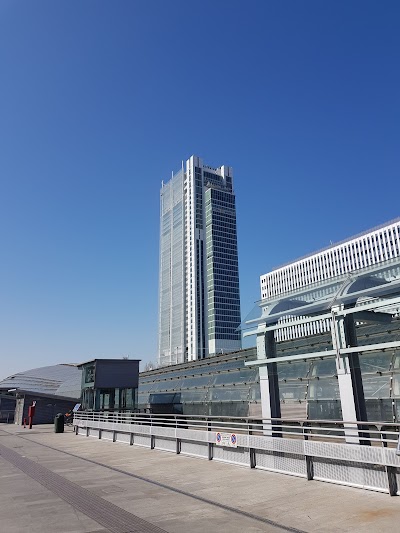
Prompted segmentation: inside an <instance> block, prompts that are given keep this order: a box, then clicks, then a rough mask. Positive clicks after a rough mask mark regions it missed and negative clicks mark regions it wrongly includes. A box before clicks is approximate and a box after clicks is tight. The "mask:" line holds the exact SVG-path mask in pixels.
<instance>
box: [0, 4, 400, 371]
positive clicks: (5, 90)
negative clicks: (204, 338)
mask: <svg viewBox="0 0 400 533" xmlns="http://www.w3.org/2000/svg"><path fill="white" fill-rule="evenodd" d="M399 24H400V3H399V2H398V1H390V0H386V1H385V2H378V1H374V2H370V1H368V0H362V1H361V0H360V1H351V0H350V1H349V0H347V1H334V2H333V1H325V2H321V1H319V0H318V1H313V0H309V1H303V2H300V1H297V0H296V1H280V0H279V1H278V0H276V1H273V2H272V1H268V0H260V1H255V0H252V1H248V2H245V1H244V0H243V1H233V0H229V1H228V0H219V1H215V0H214V1H208V0H202V1H201V2H194V1H187V0H169V1H155V0H146V1H122V0H119V1H94V0H92V1H91V0H86V1H85V2H79V1H71V2H69V1H68V2H67V1H64V2H54V1H53V0H51V1H50V0H49V1H47V0H46V1H45V0H38V1H36V2H30V1H27V0H26V1H14V0H2V1H1V3H0V246H1V248H0V254H1V255H0V258H1V260H0V362H1V365H0V378H1V377H5V376H6V375H9V374H11V373H13V372H16V371H21V370H24V369H27V368H32V367H36V366H42V365H46V364H54V363H59V362H80V361H83V360H86V359H89V358H91V357H94V356H96V357H121V356H123V355H129V356H130V357H131V358H140V359H142V360H144V361H147V360H150V359H152V360H154V359H155V358H156V350H157V297H158V296H157V292H158V238H159V235H158V233H159V188H160V184H161V180H162V179H164V180H167V179H169V177H170V175H171V171H172V170H174V171H175V170H177V169H178V168H179V167H180V163H181V160H182V159H187V158H188V157H189V156H190V155H192V154H196V155H199V156H201V157H202V158H203V160H204V161H205V163H206V164H209V165H211V166H220V165H221V164H228V165H231V166H233V168H234V173H235V174H234V175H235V189H236V195H237V217H238V239H239V268H240V281H241V296H242V315H243V316H245V315H246V314H247V313H248V312H249V311H250V310H251V308H252V307H253V302H254V301H255V300H257V299H258V298H259V276H260V275H261V274H263V273H265V272H267V271H268V270H270V269H271V268H272V267H274V266H277V265H279V264H281V263H283V262H286V261H288V260H291V259H295V258H297V257H299V256H301V255H304V254H305V253H308V252H311V251H314V250H316V249H319V248H321V247H323V246H326V245H328V244H329V243H330V241H332V242H335V241H339V240H341V239H343V238H346V237H348V236H351V235H353V234H355V233H358V232H360V231H363V230H365V229H368V228H371V227H373V226H375V225H377V224H380V223H382V222H385V221H387V220H390V219H393V218H395V217H397V216H399V215H400V208H399V198H400V179H399V169H400V151H399V141H400V69H399V64H400V33H399V31H398V28H399Z"/></svg>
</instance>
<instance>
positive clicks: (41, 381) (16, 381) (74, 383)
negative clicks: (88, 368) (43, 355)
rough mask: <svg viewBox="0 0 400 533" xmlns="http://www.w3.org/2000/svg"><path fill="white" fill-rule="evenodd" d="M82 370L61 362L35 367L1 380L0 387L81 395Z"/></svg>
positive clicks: (73, 396)
mask: <svg viewBox="0 0 400 533" xmlns="http://www.w3.org/2000/svg"><path fill="white" fill-rule="evenodd" d="M81 372H82V371H81V370H80V369H79V368H77V367H76V366H74V365H68V364H60V365H52V366H43V367H40V368H33V369H31V370H26V371H24V372H19V373H18V374H14V375H11V376H9V377H7V378H5V379H3V380H2V381H0V389H3V390H4V389H7V390H9V389H21V390H23V391H29V392H35V393H38V394H40V393H43V394H54V395H56V396H66V397H68V398H79V397H80V395H81V375H82V374H81Z"/></svg>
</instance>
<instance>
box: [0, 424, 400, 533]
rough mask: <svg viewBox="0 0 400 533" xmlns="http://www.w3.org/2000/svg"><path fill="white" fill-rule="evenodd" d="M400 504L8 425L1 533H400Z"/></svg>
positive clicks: (1, 437) (0, 465) (0, 477)
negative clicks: (302, 532) (399, 531)
mask: <svg viewBox="0 0 400 533" xmlns="http://www.w3.org/2000/svg"><path fill="white" fill-rule="evenodd" d="M399 523H400V498H399V497H392V498H391V497H390V496H388V495H387V494H380V493H375V492H369V491H365V490H361V489H355V488H350V487H344V486H338V485H331V484H328V483H321V482H318V481H309V482H307V481H306V480H305V479H303V478H296V477H292V476H287V475H283V474H276V473H272V472H266V471H261V470H251V469H249V468H245V467H238V466H235V465H229V464H224V463H220V462H217V461H210V462H209V461H207V460H203V459H198V458H192V457H186V456H182V455H180V456H176V455H175V454H173V453H168V452H162V451H159V450H150V449H148V448H142V447H139V446H128V445H125V444H121V443H111V442H109V441H105V440H98V439H94V438H90V437H89V438H86V437H81V436H75V435H74V434H73V433H72V431H71V430H70V428H66V432H65V433H63V434H55V433H54V431H53V427H52V426H36V427H34V428H33V429H32V430H28V429H23V428H21V426H15V425H6V424H0V531H1V532H3V531H4V532H7V533H20V532H21V533H22V532H29V533H31V532H32V533H36V532H37V533H55V532H62V533H100V532H106V531H113V532H115V533H128V532H131V531H138V532H145V531H167V532H170V533H183V532H188V531H190V532H191V533H197V532H208V531H210V532H211V531H219V532H225V531H226V532H228V531H229V532H233V533H235V532H259V531H264V532H275V533H278V532H282V531H293V532H295V531H305V532H309V533H311V532H332V533H333V532H346V531H356V532H357V531H360V532H363V533H366V532H376V531H377V530H380V531H382V532H385V531H388V532H389V531H397V530H398V524H399Z"/></svg>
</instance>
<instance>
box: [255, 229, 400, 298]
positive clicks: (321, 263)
mask: <svg viewBox="0 0 400 533" xmlns="http://www.w3.org/2000/svg"><path fill="white" fill-rule="evenodd" d="M399 255H400V219H399V220H396V221H394V222H392V223H389V224H388V225H386V226H384V227H381V228H379V229H376V230H372V231H370V232H368V233H365V234H364V235H361V236H359V237H357V238H352V239H349V240H348V241H346V242H343V243H341V244H338V245H335V246H332V247H330V248H328V249H326V250H323V251H321V252H318V253H316V254H313V255H310V256H308V257H305V258H304V259H301V260H299V261H295V262H293V263H291V264H289V265H285V266H283V267H281V268H278V269H276V270H273V271H272V272H269V273H268V274H265V275H264V276H261V278H260V286H261V298H262V299H264V298H272V297H274V296H278V295H280V294H283V293H285V292H288V291H291V290H296V289H300V288H302V287H306V286H307V285H309V284H311V283H315V282H318V281H324V280H326V279H329V278H332V277H334V276H338V275H340V274H345V273H347V272H352V271H354V270H358V269H361V268H364V267H367V266H370V265H374V264H376V263H380V262H382V261H386V260H388V259H391V258H393V257H398V256H399Z"/></svg>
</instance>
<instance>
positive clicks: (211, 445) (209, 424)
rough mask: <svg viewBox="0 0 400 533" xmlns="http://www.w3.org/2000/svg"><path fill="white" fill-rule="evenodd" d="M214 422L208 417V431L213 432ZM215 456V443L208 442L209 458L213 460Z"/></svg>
mask: <svg viewBox="0 0 400 533" xmlns="http://www.w3.org/2000/svg"><path fill="white" fill-rule="evenodd" d="M211 426H212V422H210V421H209V420H208V419H207V431H209V432H211ZM212 458H213V443H212V442H208V460H209V461H212Z"/></svg>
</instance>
